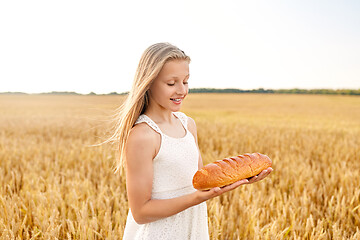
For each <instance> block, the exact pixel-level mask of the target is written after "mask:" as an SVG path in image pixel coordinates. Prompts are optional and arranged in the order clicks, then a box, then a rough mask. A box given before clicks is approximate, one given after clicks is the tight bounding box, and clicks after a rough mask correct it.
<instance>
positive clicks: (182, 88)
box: [176, 83, 188, 95]
mask: <svg viewBox="0 0 360 240" xmlns="http://www.w3.org/2000/svg"><path fill="white" fill-rule="evenodd" d="M187 91H188V87H187V85H185V84H183V83H180V84H178V86H177V88H176V94H178V95H185V94H187Z"/></svg>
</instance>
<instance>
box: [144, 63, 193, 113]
mask: <svg viewBox="0 0 360 240" xmlns="http://www.w3.org/2000/svg"><path fill="white" fill-rule="evenodd" d="M188 79H189V63H188V62H187V61H185V60H171V61H168V62H166V63H165V64H164V66H163V68H162V69H161V71H160V73H159V75H158V76H157V77H156V78H155V79H154V81H153V83H152V84H151V86H150V89H149V97H150V103H149V104H156V105H159V106H160V107H161V108H165V109H168V110H170V111H172V112H177V111H179V110H180V107H181V104H182V101H183V100H184V98H185V97H186V95H187V94H188V91H189V87H188Z"/></svg>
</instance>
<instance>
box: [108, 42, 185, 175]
mask: <svg viewBox="0 0 360 240" xmlns="http://www.w3.org/2000/svg"><path fill="white" fill-rule="evenodd" d="M170 60H186V61H188V62H190V60H191V59H190V57H189V56H187V55H186V54H185V53H184V51H182V50H180V49H179V48H178V47H176V46H174V45H172V44H170V43H166V42H165V43H156V44H153V45H151V46H150V47H148V48H147V49H146V50H145V51H144V53H143V54H142V56H141V58H140V62H139V64H138V67H137V70H136V73H135V78H134V82H133V85H132V89H131V91H130V92H129V95H128V96H127V98H126V100H125V102H124V103H123V104H122V105H121V106H120V107H119V108H118V113H117V116H116V119H115V120H116V126H115V131H114V133H113V135H112V136H111V137H110V138H109V139H108V140H107V141H106V142H115V143H116V144H118V149H119V152H118V155H117V157H116V168H115V172H118V171H120V174H122V172H123V169H124V166H125V161H126V159H125V147H126V143H127V139H128V137H129V134H130V130H131V128H132V127H133V126H134V124H135V121H136V120H137V118H138V117H139V116H140V115H141V114H142V113H144V112H145V110H146V109H147V106H148V104H149V96H148V89H149V88H150V85H151V83H152V82H153V80H154V79H155V78H156V77H157V76H158V74H159V72H160V70H161V69H162V67H163V66H164V64H165V63H166V62H167V61H170Z"/></svg>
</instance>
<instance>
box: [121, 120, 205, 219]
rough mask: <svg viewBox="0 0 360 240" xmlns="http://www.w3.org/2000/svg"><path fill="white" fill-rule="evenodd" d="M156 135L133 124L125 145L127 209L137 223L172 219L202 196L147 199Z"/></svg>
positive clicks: (150, 188) (197, 202)
mask: <svg viewBox="0 0 360 240" xmlns="http://www.w3.org/2000/svg"><path fill="white" fill-rule="evenodd" d="M159 145H160V136H159V135H158V134H157V133H155V132H154V131H153V130H151V129H150V128H149V127H147V126H146V125H145V124H138V125H136V126H135V127H134V128H133V129H132V130H131V132H130V136H129V138H128V141H127V146H126V187H127V194H128V200H129V205H130V209H131V211H132V214H133V217H134V219H135V221H136V222H137V223H138V224H144V223H149V222H152V221H155V220H158V219H161V218H165V217H169V216H172V215H174V214H176V213H179V212H181V211H183V210H185V209H187V208H189V207H191V206H194V205H196V204H199V203H201V202H202V201H205V199H204V200H203V196H202V197H199V196H198V195H197V194H188V195H185V196H181V197H177V198H173V199H164V200H162V199H161V200H159V199H151V190H152V181H153V165H152V161H153V158H154V157H155V155H156V147H157V146H159Z"/></svg>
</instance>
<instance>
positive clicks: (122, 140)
mask: <svg viewBox="0 0 360 240" xmlns="http://www.w3.org/2000/svg"><path fill="white" fill-rule="evenodd" d="M189 63H190V57H189V56H187V55H186V54H185V53H184V52H183V51H181V50H180V49H179V48H177V47H175V46H173V45H171V44H169V43H158V44H154V45H152V46H150V47H149V48H147V49H146V50H145V52H144V53H143V55H142V57H141V59H140V62H139V65H138V68H137V71H136V75H135V79H134V83H133V86H132V89H131V91H130V93H129V95H128V97H127V99H126V101H125V103H124V104H123V105H122V106H121V109H120V112H119V122H118V125H117V130H116V133H115V135H116V137H117V139H118V140H119V150H120V152H119V153H120V154H119V156H120V158H119V161H118V164H117V170H120V171H121V170H122V169H123V167H125V169H126V187H127V195H128V201H129V206H130V209H129V212H128V217H127V222H126V227H125V231H124V238H123V239H125V240H128V239H131V240H132V239H150V240H154V239H162V240H163V239H169V240H170V239H171V240H174V239H182V240H185V239H196V240H201V239H209V234H208V223H207V208H206V203H205V201H206V200H208V199H211V198H213V197H216V196H219V195H221V194H223V193H225V192H228V191H230V190H233V189H235V188H237V187H238V186H240V185H243V184H248V183H254V182H257V181H259V180H261V179H263V178H264V177H266V176H267V175H268V174H269V173H270V172H271V171H272V169H271V168H269V169H267V170H264V171H263V172H262V173H260V174H259V175H258V176H255V177H253V178H252V179H250V180H246V179H245V180H241V181H238V182H236V183H233V184H231V185H229V186H226V187H223V188H213V189H211V190H209V191H198V190H196V189H194V188H193V186H192V177H193V175H194V174H195V172H196V171H197V170H198V169H199V168H201V167H202V166H203V162H202V159H201V156H200V152H199V149H198V143H197V134H196V125H195V122H194V120H193V119H192V118H190V117H187V116H186V115H185V114H184V113H181V112H179V110H180V107H181V105H182V102H183V101H184V99H185V97H186V96H187V94H188V80H189V76H190V74H189Z"/></svg>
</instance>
